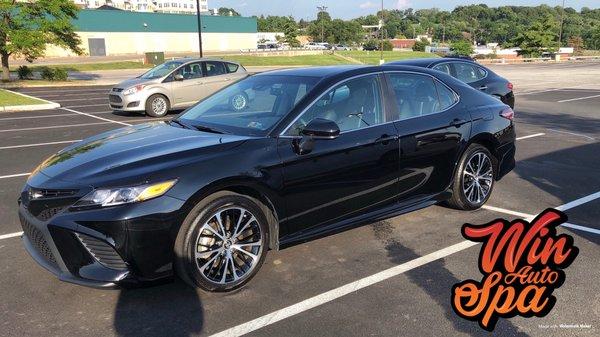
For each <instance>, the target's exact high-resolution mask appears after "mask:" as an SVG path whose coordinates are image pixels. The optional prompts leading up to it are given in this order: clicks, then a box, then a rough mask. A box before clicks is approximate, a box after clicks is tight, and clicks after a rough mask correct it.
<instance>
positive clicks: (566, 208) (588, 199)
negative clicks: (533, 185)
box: [556, 191, 600, 211]
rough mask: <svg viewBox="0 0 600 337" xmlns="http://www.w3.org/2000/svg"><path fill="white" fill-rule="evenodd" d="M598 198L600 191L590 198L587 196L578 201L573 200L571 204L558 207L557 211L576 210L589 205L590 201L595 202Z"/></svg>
mask: <svg viewBox="0 0 600 337" xmlns="http://www.w3.org/2000/svg"><path fill="white" fill-rule="evenodd" d="M598 198H600V191H599V192H596V193H594V194H590V195H588V196H585V197H583V198H579V199H577V200H573V201H571V202H570V203H567V204H564V205H562V206H558V207H556V209H557V210H559V211H566V210H568V209H571V208H575V207H577V206H580V205H583V204H586V203H588V202H590V201H593V200H596V199H598Z"/></svg>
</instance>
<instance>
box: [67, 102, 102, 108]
mask: <svg viewBox="0 0 600 337" xmlns="http://www.w3.org/2000/svg"><path fill="white" fill-rule="evenodd" d="M96 106H104V107H107V106H108V103H104V104H87V105H71V106H65V107H64V108H71V109H74V108H91V107H96Z"/></svg>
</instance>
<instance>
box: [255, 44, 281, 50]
mask: <svg viewBox="0 0 600 337" xmlns="http://www.w3.org/2000/svg"><path fill="white" fill-rule="evenodd" d="M281 47H282V46H281V45H280V44H277V43H274V42H269V43H259V44H258V45H257V49H267V50H274V49H280V48H281Z"/></svg>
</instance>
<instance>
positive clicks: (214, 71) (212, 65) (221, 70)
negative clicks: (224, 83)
mask: <svg viewBox="0 0 600 337" xmlns="http://www.w3.org/2000/svg"><path fill="white" fill-rule="evenodd" d="M204 65H205V66H206V76H207V77H208V76H218V75H223V74H226V73H227V72H226V71H225V66H224V65H223V62H217V61H207V62H204Z"/></svg>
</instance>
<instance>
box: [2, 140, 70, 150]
mask: <svg viewBox="0 0 600 337" xmlns="http://www.w3.org/2000/svg"><path fill="white" fill-rule="evenodd" d="M80 140H81V139H75V140H63V141H60V142H49V143H37V144H25V145H12V146H2V147H0V150H10V149H20V148H23V147H35V146H46V145H57V144H70V143H76V142H78V141H80Z"/></svg>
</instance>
